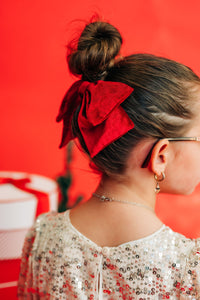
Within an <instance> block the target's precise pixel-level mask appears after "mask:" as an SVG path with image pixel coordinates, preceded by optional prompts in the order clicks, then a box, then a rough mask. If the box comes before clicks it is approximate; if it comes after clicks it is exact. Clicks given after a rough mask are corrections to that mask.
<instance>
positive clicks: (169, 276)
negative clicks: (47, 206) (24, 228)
mask: <svg viewBox="0 0 200 300" xmlns="http://www.w3.org/2000/svg"><path fill="white" fill-rule="evenodd" d="M18 299H34V300H35V299H54V300H64V299H67V300H68V299H69V300H72V299H80V300H97V299H98V300H118V299H124V300H133V299H137V300H154V299H155V300H157V299H159V300H160V299H171V300H174V299H191V300H197V299H200V239H194V240H193V239H188V238H186V237H184V236H183V235H181V234H179V233H176V232H174V231H172V230H171V229H170V228H169V227H168V226H166V225H163V226H162V227H161V228H160V229H159V230H158V231H156V232H155V233H153V234H152V235H149V236H147V237H145V238H142V239H139V240H135V241H130V242H127V243H124V244H121V245H119V246H117V247H100V246H98V245H97V244H95V243H94V242H92V241H91V240H90V239H88V238H87V237H86V236H84V235H83V234H81V233H80V232H79V231H78V230H77V229H76V228H75V227H74V226H73V225H72V224H71V221H70V210H67V211H66V212H64V213H47V214H43V215H41V216H39V217H38V219H37V221H36V223H35V226H34V227H33V228H32V229H31V230H30V231H29V233H28V234H27V237H26V239H25V243H24V247H23V254H22V262H21V270H20V276H19V282H18Z"/></svg>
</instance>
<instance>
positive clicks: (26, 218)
mask: <svg viewBox="0 0 200 300" xmlns="http://www.w3.org/2000/svg"><path fill="white" fill-rule="evenodd" d="M1 177H2V178H12V179H23V178H27V177H28V178H30V180H31V182H30V183H27V184H26V186H27V187H28V188H31V189H33V190H36V191H40V192H44V193H45V194H47V195H48V199H49V200H47V201H49V210H50V211H57V205H58V187H57V184H56V182H55V181H53V180H52V179H50V178H47V177H44V176H40V175H35V174H27V173H22V172H6V171H4V172H0V178H1ZM37 203H38V199H37V197H36V196H35V195H34V194H31V193H29V192H25V191H23V190H21V189H19V188H17V187H15V186H14V185H13V184H8V183H5V184H0V260H5V259H15V258H20V256H21V251H22V246H23V242H24V238H25V235H26V233H27V231H28V229H29V228H30V227H31V226H32V225H33V223H34V220H35V218H36V210H37ZM43 212H44V211H40V212H39V213H43Z"/></svg>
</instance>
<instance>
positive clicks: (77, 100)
mask: <svg viewBox="0 0 200 300" xmlns="http://www.w3.org/2000/svg"><path fill="white" fill-rule="evenodd" d="M132 92H133V88H132V87H130V86H128V85H126V84H124V83H121V82H111V81H102V80H99V81H97V82H94V83H92V82H88V81H81V80H80V81H76V82H75V83H74V84H73V85H72V86H71V88H70V89H69V90H68V92H67V93H66V95H65V97H64V99H63V101H62V104H61V107H60V111H59V114H58V116H57V118H56V121H57V122H60V121H61V120H63V133H62V140H61V144H60V146H59V147H60V148H61V147H63V146H64V145H66V144H67V143H68V142H69V141H70V140H72V139H73V138H74V137H73V135H72V132H71V122H72V117H73V114H74V112H75V110H76V109H77V107H78V106H79V105H81V108H80V111H79V114H78V125H79V128H80V131H81V134H82V136H83V139H84V141H85V144H86V146H87V148H88V151H89V153H90V155H91V157H94V156H95V155H96V154H97V153H99V152H100V151H101V150H102V149H104V148H105V147H106V146H107V145H109V144H111V143H112V142H113V141H115V140H117V139H118V138H119V137H121V136H122V135H124V134H125V133H126V132H127V131H129V130H130V129H132V128H133V127H134V123H133V121H132V120H131V119H130V118H129V116H128V115H127V113H126V112H125V110H124V109H123V108H122V107H121V106H120V104H121V103H122V102H123V101H124V100H126V99H127V98H128V96H130V94H131V93H132Z"/></svg>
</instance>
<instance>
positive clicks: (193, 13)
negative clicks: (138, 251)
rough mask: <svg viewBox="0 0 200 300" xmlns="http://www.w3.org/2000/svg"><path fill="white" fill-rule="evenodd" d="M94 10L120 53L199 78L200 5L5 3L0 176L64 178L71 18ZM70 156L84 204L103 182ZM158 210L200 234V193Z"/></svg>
mask: <svg viewBox="0 0 200 300" xmlns="http://www.w3.org/2000/svg"><path fill="white" fill-rule="evenodd" d="M96 12H97V13H99V14H100V15H101V16H102V17H103V18H104V19H105V20H108V21H110V22H111V23H112V24H113V25H115V26H117V27H118V28H119V30H120V32H121V34H122V36H123V37H124V44H123V48H122V55H126V54H129V53H133V52H149V53H154V54H158V55H162V56H166V57H168V58H171V59H175V60H178V61H179V62H182V63H184V64H186V65H189V66H190V67H192V68H193V69H194V70H195V71H196V73H197V74H198V75H200V56H199V53H200V39H199V37H200V18H199V15H200V2H199V0H192V1H184V0H176V1H174V0H124V1H122V0H109V1H108V0H101V1H99V0H84V1H81V0H73V1H69V0H57V1H55V0H48V1H47V0H34V1H30V0H29V1H28V0H17V1H16V0H1V1H0V45H1V46H0V52H1V55H0V71H1V74H0V91H1V95H0V130H1V147H0V169H1V170H15V171H24V172H30V173H37V174H42V175H46V176H49V177H51V178H55V177H56V176H57V175H58V174H60V173H62V172H64V169H65V163H64V160H65V151H64V150H63V151H62V150H59V149H58V144H59V141H60V136H61V125H60V124H59V125H58V124H56V122H55V117H56V115H57V112H58V108H59V105H60V101H61V99H62V97H63V95H64V93H65V91H66V89H67V88H68V87H69V85H70V84H71V83H72V82H73V81H74V80H75V78H74V77H72V76H71V75H70V74H69V72H68V70H67V66H66V61H65V45H66V43H67V41H68V40H69V38H70V37H71V35H72V32H74V31H76V30H77V29H78V30H79V29H80V28H82V26H83V23H82V22H75V23H74V22H72V20H74V19H82V20H86V21H88V20H89V19H90V17H91V16H92V15H93V14H94V13H96ZM199 135H200V132H199ZM73 154H74V155H73V156H74V161H73V164H72V166H71V168H72V172H73V175H74V177H73V184H72V187H71V189H70V201H71V202H73V201H74V198H75V197H76V196H77V195H80V194H83V195H84V197H85V198H84V199H85V200H86V199H87V198H88V197H89V195H90V194H91V192H92V191H93V189H94V188H95V185H96V184H97V181H98V179H97V177H96V176H95V175H93V174H92V173H91V171H90V170H89V169H88V166H87V161H86V159H85V158H84V156H83V155H82V154H80V153H79V152H78V151H77V150H76V149H75V150H74V153H73ZM191 176H192V174H191ZM156 211H157V214H158V215H159V216H160V218H161V219H162V220H163V222H165V223H166V224H167V225H169V226H171V227H172V228H173V229H174V230H176V231H179V232H181V233H184V234H185V235H187V236H190V237H197V236H200V219H199V211H200V187H198V188H197V189H196V191H195V192H194V193H193V194H192V195H191V196H187V197H183V196H171V195H160V196H159V201H157V207H156ZM13 263H14V262H13ZM7 269H8V270H7V271H8V274H7V275H9V276H8V277H6V276H7V275H6V274H3V275H4V279H3V281H4V282H6V281H12V280H15V278H16V274H17V272H18V271H17V269H16V270H15V271H16V274H14V271H13V274H12V272H10V270H11V269H12V268H11V267H9V268H7ZM4 292H5V293H6V294H5V295H7V297H6V299H14V298H12V295H11V290H10V294H9V293H8V291H6V290H5V289H4ZM14 293H15V291H14V290H13V295H14ZM13 297H14V296H13Z"/></svg>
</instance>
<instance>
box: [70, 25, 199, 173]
mask: <svg viewBox="0 0 200 300" xmlns="http://www.w3.org/2000/svg"><path fill="white" fill-rule="evenodd" d="M121 43H122V38H121V35H120V33H119V31H118V30H117V29H116V28H115V27H113V26H112V25H110V24H109V23H106V22H100V21H97V22H93V23H90V24H88V25H86V27H85V29H84V30H83V32H82V34H81V36H80V39H79V41H78V46H77V48H76V49H74V50H73V51H71V52H70V53H69V55H68V64H69V69H70V71H71V72H72V73H73V74H77V75H82V79H83V80H88V81H91V82H94V81H96V80H98V79H101V80H107V81H117V82H123V83H126V84H128V85H130V86H131V87H133V88H134V91H133V93H132V94H131V96H130V97H128V98H127V99H126V100H125V101H124V102H123V103H122V104H121V106H122V107H123V109H124V110H125V111H126V113H127V114H128V115H129V117H130V118H131V119H132V120H133V122H134V124H135V127H134V128H133V129H132V130H130V131H129V132H127V133H126V134H125V135H124V136H122V137H121V138H119V139H118V140H116V141H115V142H113V143H112V144H110V145H108V146H107V147H106V148H104V149H103V150H102V151H101V152H100V153H98V154H97V155H96V156H95V157H94V158H93V159H91V162H93V163H94V164H95V165H96V166H97V168H98V169H99V170H100V171H101V172H103V174H107V175H108V176H113V177H116V178H117V177H118V176H119V175H123V172H124V171H125V169H126V166H127V160H128V157H129V154H130V152H131V150H132V149H133V148H134V147H135V146H136V144H137V143H138V142H139V141H140V140H141V139H144V138H149V137H153V138H156V139H157V138H164V137H179V136H182V135H184V133H185V132H186V130H187V129H189V127H190V126H191V123H192V122H191V120H192V119H193V118H194V116H195V113H194V112H193V110H192V108H191V107H194V105H191V103H192V99H194V98H195V97H194V92H193V87H194V86H195V84H198V85H199V84H200V79H199V77H198V76H197V75H196V74H195V73H194V72H193V71H192V70H191V69H190V68H189V67H187V66H185V65H183V64H180V63H178V62H175V61H173V60H170V59H167V58H163V57H158V56H155V55H151V54H143V53H140V54H133V55H130V56H127V57H124V58H122V59H117V60H115V57H116V56H117V55H118V54H119V51H120V47H121ZM79 109H80V107H79V108H78V109H77V111H76V113H75V114H74V117H73V121H72V130H73V134H74V136H77V137H78V139H79V141H80V144H81V146H82V148H83V150H84V151H85V152H86V153H87V154H88V155H89V152H88V149H87V147H86V145H85V143H84V140H83V137H82V135H81V133H80V130H79V127H78V123H77V116H78V112H79Z"/></svg>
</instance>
